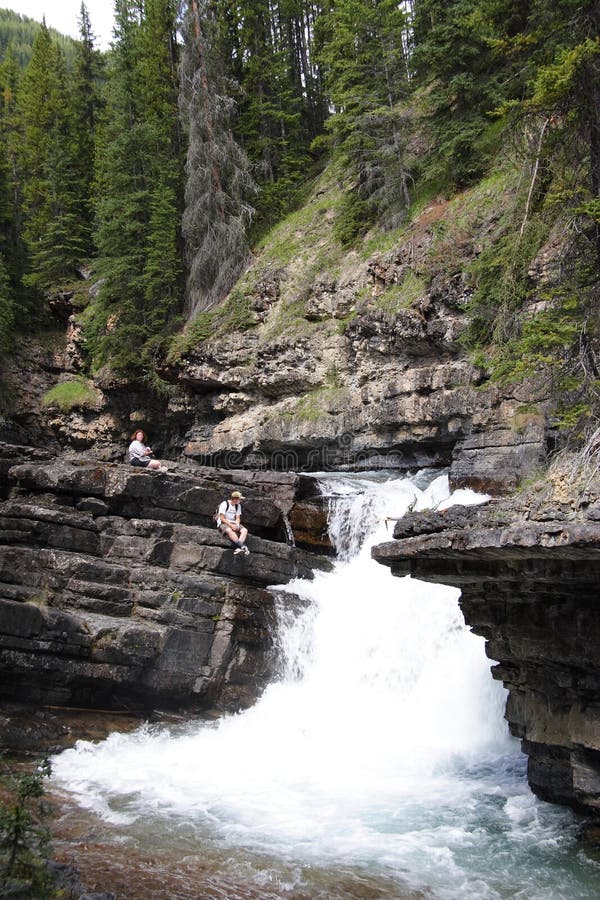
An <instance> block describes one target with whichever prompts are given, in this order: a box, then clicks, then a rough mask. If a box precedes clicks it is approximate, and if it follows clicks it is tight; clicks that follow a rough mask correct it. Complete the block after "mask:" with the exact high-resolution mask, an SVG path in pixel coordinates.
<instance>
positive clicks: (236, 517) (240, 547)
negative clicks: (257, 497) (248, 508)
mask: <svg viewBox="0 0 600 900" xmlns="http://www.w3.org/2000/svg"><path fill="white" fill-rule="evenodd" d="M244 499H245V498H244V497H242V495H241V494H240V492H239V491H232V492H231V496H230V498H229V500H223V502H222V503H221V504H220V506H219V512H218V522H217V528H218V529H219V531H222V532H223V534H226V535H227V537H228V538H229V540H230V541H233V543H234V544H235V546H236V549H235V550H234V551H233V552H234V554H236V553H243V554H245V555H246V556H248V554H249V553H250V551H249V550H248V548H247V547H246V544H245V543H244V542H245V540H246V537H247V536H248V529H247V528H245V527H244V526H243V525H242V524H241V518H242V507H241V506H240V500H244Z"/></svg>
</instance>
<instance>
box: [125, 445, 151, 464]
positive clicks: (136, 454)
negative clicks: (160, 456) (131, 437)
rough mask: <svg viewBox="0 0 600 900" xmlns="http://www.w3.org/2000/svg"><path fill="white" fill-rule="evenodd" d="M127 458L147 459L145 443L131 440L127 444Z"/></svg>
mask: <svg viewBox="0 0 600 900" xmlns="http://www.w3.org/2000/svg"><path fill="white" fill-rule="evenodd" d="M129 459H130V460H132V459H148V454H147V453H146V444H143V443H142V442H141V441H132V442H131V443H130V445H129Z"/></svg>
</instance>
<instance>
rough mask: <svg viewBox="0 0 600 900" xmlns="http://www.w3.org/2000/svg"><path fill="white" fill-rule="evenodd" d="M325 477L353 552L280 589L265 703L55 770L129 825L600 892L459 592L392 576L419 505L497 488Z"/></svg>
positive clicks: (427, 879)
mask: <svg viewBox="0 0 600 900" xmlns="http://www.w3.org/2000/svg"><path fill="white" fill-rule="evenodd" d="M323 485H324V490H325V491H326V492H327V493H330V494H331V497H332V500H331V515H330V521H331V532H332V535H333V537H334V540H335V541H336V544H337V547H338V552H339V559H338V562H337V563H336V565H335V569H334V571H333V572H332V573H327V574H324V573H319V574H317V575H316V576H315V578H314V580H313V581H312V582H306V581H300V580H299V581H296V582H294V583H292V584H290V585H288V586H287V588H286V590H285V591H281V603H282V628H281V634H280V636H279V640H280V643H281V660H282V663H281V668H282V674H281V677H280V679H279V680H278V681H276V682H274V683H273V684H271V685H270V686H269V687H268V688H267V690H266V691H265V693H264V695H263V697H262V698H261V700H260V701H259V702H258V703H257V704H256V706H255V707H254V708H252V709H250V710H248V711H246V712H244V713H243V714H239V715H234V716H227V717H224V718H223V719H222V720H220V721H219V722H217V723H211V724H205V723H198V722H190V723H188V724H187V725H186V726H185V727H184V728H182V729H180V730H178V731H177V732H173V731H168V730H165V729H155V728H148V727H145V728H143V729H140V730H139V731H138V732H136V733H134V734H128V735H120V734H113V735H111V736H110V737H109V738H108V739H107V740H106V741H104V742H102V743H99V744H90V743H85V742H80V743H78V744H77V746H76V747H75V748H74V749H73V750H68V751H65V752H64V753H62V754H61V755H60V756H57V757H56V758H55V759H54V760H53V768H54V773H55V776H54V777H55V779H56V780H57V781H58V782H59V783H60V784H61V785H62V786H63V787H66V788H67V789H68V790H69V791H70V792H72V793H73V794H75V795H76V796H77V797H78V799H79V802H80V803H81V804H82V805H85V806H87V807H89V808H92V809H94V810H95V811H96V812H98V814H100V815H101V816H103V817H105V818H107V819H110V820H111V821H113V822H115V823H117V824H120V825H122V826H123V827H125V826H127V827H138V828H139V827H141V826H142V824H143V823H144V822H148V821H150V820H152V822H154V823H155V824H154V827H156V822H157V821H158V822H159V823H160V821H161V820H164V828H165V831H167V830H169V829H172V828H173V826H174V823H177V822H186V823H187V824H188V825H189V824H191V825H192V827H194V828H195V829H197V834H198V840H199V841H200V842H201V841H203V840H207V839H209V837H210V839H211V840H213V841H214V840H217V841H218V842H221V843H222V845H223V846H224V847H225V848H228V847H229V848H233V847H244V848H250V849H254V850H256V851H257V852H268V853H269V854H271V855H272V856H275V857H277V855H278V854H280V855H281V858H282V859H283V858H285V859H287V860H290V859H294V860H298V861H299V862H300V863H308V864H310V863H315V864H319V865H322V864H326V865H329V866H331V867H333V868H335V867H336V866H339V865H341V864H344V865H346V864H352V865H353V866H354V867H362V868H363V869H364V870H365V871H367V872H369V873H371V874H372V875H375V876H376V875H380V874H385V876H386V877H392V878H397V879H398V884H409V885H411V886H413V887H416V888H424V889H426V890H428V891H429V892H430V894H431V895H433V896H436V897H440V898H463V897H464V898H467V897H469V898H472V897H474V896H477V897H478V898H503V897H523V898H527V900H535V898H538V897H539V898H540V900H541V898H542V897H543V898H544V900H549V898H557V900H558V898H563V897H565V896H569V897H571V898H573V900H575V898H587V897H592V896H595V895H596V893H595V892H596V891H597V889H598V887H599V884H600V882H598V880H597V879H598V875H597V872H596V870H594V869H593V867H592V866H591V864H588V863H587V862H586V861H585V860H581V858H580V857H578V856H577V854H576V852H575V849H574V842H573V829H574V824H573V820H572V817H571V816H570V814H569V813H567V812H565V811H562V810H559V809H556V808H554V807H551V806H549V805H547V804H542V803H539V802H538V801H536V800H535V799H534V798H533V797H532V795H531V793H530V792H529V789H528V787H527V784H526V781H525V778H524V769H525V766H524V758H523V757H522V756H521V754H520V752H519V746H518V743H517V742H516V741H514V740H512V739H511V738H510V737H509V736H508V733H507V730H506V723H505V722H504V719H503V708H504V703H505V692H504V690H503V689H502V687H501V686H500V685H499V684H498V683H497V682H494V681H493V680H492V678H491V676H490V671H489V667H490V662H489V660H488V659H487V658H486V657H485V653H484V646H483V640H482V639H481V638H479V637H477V636H475V635H473V634H472V633H471V632H470V631H469V629H468V628H466V626H465V624H464V621H463V618H462V615H461V613H460V609H459V606H458V596H459V594H458V591H457V590H455V589H453V588H448V587H444V586H440V585H431V584H425V583H423V582H418V581H414V580H412V579H410V578H402V579H399V578H393V577H392V576H391V574H390V572H389V570H388V569H387V568H385V567H383V566H380V565H378V564H377V563H374V562H373V561H372V559H371V556H370V548H371V547H372V546H373V544H374V543H378V542H381V541H384V540H389V539H390V538H391V534H390V530H391V528H390V526H389V523H386V521H385V520H386V517H393V518H396V517H398V516H400V515H402V514H403V513H404V511H405V510H406V509H407V507H408V506H409V505H412V506H414V507H415V508H417V509H424V508H427V507H438V508H441V507H442V505H444V506H446V505H449V504H450V503H451V502H452V501H453V500H454V501H456V500H457V499H458V500H460V502H462V503H469V502H482V500H485V499H486V498H482V497H481V496H479V495H476V494H473V493H472V492H460V494H459V495H458V496H457V495H456V494H455V495H453V498H450V499H448V498H449V490H448V483H447V478H446V477H445V476H440V477H439V478H436V479H435V480H434V481H432V482H431V483H429V484H428V483H427V480H426V479H425V478H424V477H417V478H413V479H408V478H405V479H396V480H391V479H388V480H382V479H376V478H369V477H363V478H356V477H354V478H352V477H350V476H348V477H328V478H326V479H325V478H324V481H323ZM388 528H390V530H388ZM288 593H294V594H297V595H300V596H302V597H304V598H305V600H306V601H307V605H306V608H305V609H304V610H303V611H302V612H300V613H297V614H295V615H293V616H292V615H290V613H289V603H287V604H286V594H288ZM565 892H566V893H565Z"/></svg>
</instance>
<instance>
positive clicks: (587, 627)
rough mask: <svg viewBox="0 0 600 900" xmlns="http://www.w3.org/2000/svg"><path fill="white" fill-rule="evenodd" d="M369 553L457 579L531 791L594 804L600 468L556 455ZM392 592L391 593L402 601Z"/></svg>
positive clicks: (583, 805)
mask: <svg viewBox="0 0 600 900" xmlns="http://www.w3.org/2000/svg"><path fill="white" fill-rule="evenodd" d="M394 538H395V540H394V541H391V542H388V543H386V544H382V545H380V546H378V547H376V548H374V551H373V555H374V557H375V558H376V559H377V560H378V561H379V562H381V563H383V564H384V565H387V566H390V568H391V570H392V572H393V573H394V574H395V575H407V574H410V575H413V576H414V577H416V578H420V579H423V580H425V581H434V582H438V583H445V584H451V585H455V586H456V587H459V588H460V589H461V598H460V605H461V609H462V611H463V613H464V616H465V620H466V622H467V624H468V625H470V626H471V628H472V629H473V631H475V632H476V633H477V634H480V635H482V636H483V637H484V638H485V639H486V652H487V655H488V656H489V657H490V659H491V660H494V661H495V662H494V664H493V666H492V674H493V675H494V677H495V678H497V679H499V680H502V682H503V684H504V685H505V687H506V688H507V689H508V691H509V694H508V701H507V705H506V718H507V720H508V723H509V727H510V730H511V732H512V733H513V734H514V735H516V736H517V737H519V738H520V739H521V741H522V747H523V751H524V752H525V753H526V754H527V755H528V757H529V765H528V777H529V783H530V785H531V787H532V788H533V790H534V791H535V793H536V794H538V795H539V796H540V797H542V798H544V799H546V800H551V801H553V802H558V803H565V804H569V805H571V806H573V807H575V808H577V809H580V810H583V811H586V812H592V813H595V814H597V813H598V812H599V811H600V662H599V658H600V656H599V649H600V619H599V617H598V583H599V581H600V478H599V477H598V474H597V470H596V468H595V467H591V468H590V467H588V469H587V470H586V471H584V472H583V473H582V472H581V471H578V468H577V465H576V464H575V466H574V464H573V463H571V464H570V465H567V464H566V463H565V462H564V461H562V462H561V463H560V464H559V463H556V464H555V466H554V467H553V468H552V469H551V470H550V473H549V476H548V478H547V480H544V481H538V482H536V483H535V484H534V486H533V488H532V489H531V490H529V491H526V492H524V493H523V494H521V495H519V496H517V497H516V498H513V499H512V501H511V502H510V503H508V502H506V501H500V502H494V501H492V502H491V503H490V504H488V505H487V506H485V507H460V506H458V507H451V508H450V509H448V510H446V511H444V512H425V513H419V514H413V515H409V516H407V517H405V518H404V519H402V520H401V521H399V522H398V523H397V525H396V527H395V529H394ZM399 602H400V601H399Z"/></svg>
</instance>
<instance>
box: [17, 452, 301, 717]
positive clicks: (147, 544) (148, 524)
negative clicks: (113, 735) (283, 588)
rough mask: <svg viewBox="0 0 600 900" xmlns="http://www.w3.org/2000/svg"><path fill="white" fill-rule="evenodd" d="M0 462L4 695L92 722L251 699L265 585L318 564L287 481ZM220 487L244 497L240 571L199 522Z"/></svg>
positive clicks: (260, 653) (220, 540)
mask: <svg viewBox="0 0 600 900" xmlns="http://www.w3.org/2000/svg"><path fill="white" fill-rule="evenodd" d="M0 449H2V451H3V452H2V453H1V454H0V456H2V458H3V466H2V467H0V471H1V472H2V478H1V479H0V480H1V481H2V491H3V497H4V501H3V503H2V506H1V507H0V673H1V676H0V695H1V696H4V697H5V698H10V699H13V700H14V699H18V700H21V701H26V702H33V703H36V704H49V705H53V704H56V705H67V706H89V707H103V708H141V707H146V708H147V707H156V706H163V707H164V706H174V705H180V706H184V705H187V706H194V707H197V708H202V707H208V706H214V707H217V708H226V709H236V708H239V707H242V706H246V705H248V704H250V703H251V702H253V701H254V700H255V699H256V696H257V695H258V694H259V693H260V691H261V690H262V687H263V686H264V684H265V680H266V678H267V676H268V674H269V673H270V671H271V669H272V666H273V663H274V654H273V642H274V633H275V596H274V593H273V591H271V590H268V589H267V586H271V585H276V584H285V583H287V582H288V581H289V580H290V579H292V578H294V577H295V576H297V575H305V576H310V572H311V565H313V564H318V560H317V559H312V560H311V561H310V563H309V561H308V559H307V556H306V553H305V552H304V551H303V550H301V549H299V548H297V547H296V546H295V545H294V543H293V537H292V534H291V530H290V526H289V523H288V521H287V517H286V515H285V512H287V513H290V514H292V513H293V511H294V506H295V505H298V506H299V508H300V509H301V501H297V499H296V493H300V489H299V481H300V479H298V478H297V477H296V476H291V475H290V476H280V477H278V478H276V477H274V476H270V475H269V474H268V473H262V475H258V474H255V475H253V473H237V475H238V478H237V479H236V473H234V472H229V473H224V476H223V478H220V477H219V475H218V473H215V472H212V473H209V472H206V471H204V472H203V471H199V472H197V473H192V472H190V471H183V472H177V471H172V472H167V473H154V472H149V471H144V470H139V469H138V470H135V469H132V468H131V467H129V466H124V465H118V464H107V463H97V462H96V463H94V462H92V461H87V462H86V461H80V462H79V463H76V462H74V461H67V460H58V459H54V460H47V461H40V460H39V459H35V457H36V456H38V455H39V454H38V452H37V451H35V450H31V449H29V448H15V447H12V448H8V447H4V448H0ZM31 457H34V458H33V459H32V458H31ZM252 482H254V487H253V489H252V488H251V486H250V484H251V483H252ZM233 485H235V486H236V487H240V488H241V489H242V490H243V492H244V494H246V495H247V499H246V501H245V504H244V518H245V521H246V524H247V525H248V527H249V529H250V533H251V537H250V538H249V541H248V544H249V547H250V549H251V555H250V556H249V557H243V556H235V555H234V554H233V552H232V551H233V546H232V545H231V543H230V542H229V541H228V540H227V539H226V538H224V537H223V536H222V535H221V534H220V533H219V532H218V531H217V529H216V527H215V524H214V522H213V520H212V515H213V513H214V511H215V508H216V506H217V504H218V503H219V502H220V500H222V499H223V498H224V497H225V496H227V495H228V493H229V491H230V489H231V487H232V486H233ZM304 490H305V491H307V492H308V493H310V492H311V490H312V492H313V493H316V488H314V486H313V488H312V489H311V488H310V486H307V484H306V482H304ZM267 491H269V492H270V494H271V496H272V497H276V498H277V499H278V501H279V503H280V504H281V506H280V505H278V504H277V503H276V502H273V499H270V497H269V496H268V495H267ZM300 514H301V513H300Z"/></svg>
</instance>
